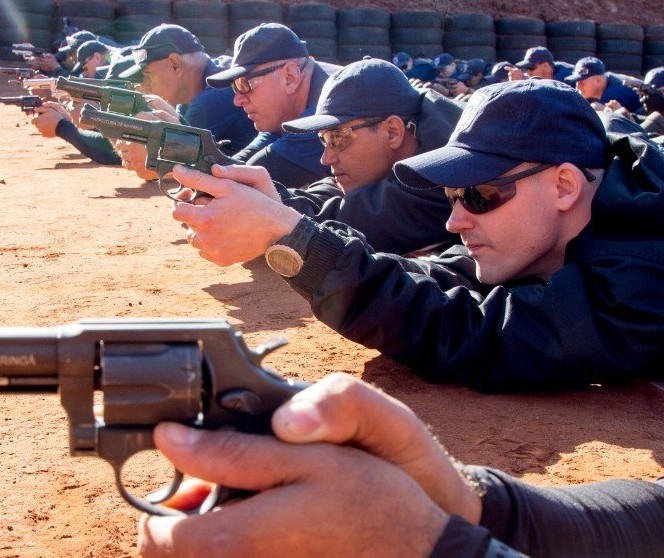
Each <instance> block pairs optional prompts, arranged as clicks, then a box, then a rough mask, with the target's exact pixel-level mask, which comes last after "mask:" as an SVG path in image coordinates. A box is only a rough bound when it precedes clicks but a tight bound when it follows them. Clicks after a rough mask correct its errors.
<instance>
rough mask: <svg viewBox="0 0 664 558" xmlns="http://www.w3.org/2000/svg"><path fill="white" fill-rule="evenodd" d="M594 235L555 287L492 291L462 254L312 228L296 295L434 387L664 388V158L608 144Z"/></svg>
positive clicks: (654, 149) (637, 142)
mask: <svg viewBox="0 0 664 558" xmlns="http://www.w3.org/2000/svg"><path fill="white" fill-rule="evenodd" d="M609 140H610V144H611V145H610V146H609V150H610V152H611V153H613V155H614V156H615V158H614V159H613V160H612V161H611V163H610V165H609V166H608V168H607V170H606V172H605V176H604V180H603V182H602V184H601V185H600V186H599V188H598V191H597V193H596V194H595V197H594V200H593V205H592V218H591V221H590V223H589V225H588V226H587V227H586V228H585V229H584V230H583V231H582V232H581V233H580V234H579V236H578V237H577V238H575V239H573V240H572V241H571V242H570V243H569V244H568V247H567V250H566V258H565V263H564V265H563V267H562V268H561V269H560V270H559V271H557V272H556V273H554V274H553V275H552V276H551V278H550V280H549V281H548V282H544V281H541V280H532V281H520V282H519V283H518V284H504V285H498V286H490V285H483V284H482V283H480V282H479V281H478V280H477V279H476V277H475V273H474V263H473V260H472V259H471V258H470V257H469V256H468V254H467V252H466V250H465V248H464V247H463V246H456V247H453V248H451V249H449V250H447V251H446V252H444V253H443V254H441V255H440V257H438V258H435V259H434V260H433V261H423V260H416V259H408V258H402V257H399V256H395V255H393V254H384V253H376V252H374V250H372V248H371V247H370V246H369V245H367V243H366V241H365V240H364V239H363V238H362V236H361V235H358V234H357V233H356V232H355V231H353V230H352V229H351V228H350V227H348V226H344V225H342V224H341V223H335V222H328V223H326V224H327V225H328V226H325V227H321V226H316V232H315V234H314V235H313V237H312V239H311V241H310V243H309V246H308V253H307V255H306V258H305V264H304V267H303V268H302V270H301V271H300V273H299V274H298V275H296V276H295V277H294V278H292V279H290V280H289V283H290V284H291V285H292V286H293V287H294V288H295V289H296V290H298V292H300V293H301V294H302V295H303V296H305V297H306V298H307V300H308V301H309V302H310V304H311V306H312V309H313V311H314V314H315V315H316V316H317V317H318V318H319V319H320V320H321V321H323V322H324V323H326V324H327V325H329V326H330V327H331V328H332V329H334V330H336V331H338V332H339V333H341V334H342V335H344V336H345V337H348V338H349V339H351V340H353V341H356V342H358V343H361V344H363V345H365V346H367V347H370V348H375V349H378V350H380V351H381V352H382V353H384V354H386V355H388V356H391V357H393V358H395V359H397V360H399V361H401V362H404V363H406V364H407V365H409V366H411V367H413V368H415V369H416V370H417V371H419V372H420V373H421V374H422V375H423V376H425V377H426V378H428V379H430V380H431V381H436V382H459V383H463V384H466V385H469V386H472V387H473V388H475V389H478V390H482V391H506V390H535V389H536V390H552V389H561V388H572V387H580V386H587V385H589V384H592V383H603V382H610V381H625V380H629V379H633V378H634V377H636V376H644V377H659V378H662V377H664V367H662V362H663V361H664V288H663V286H664V219H663V218H662V215H664V153H663V152H662V151H661V150H660V148H659V147H658V146H657V145H656V144H654V143H652V142H650V141H648V140H644V139H642V138H639V137H635V136H620V135H617V136H614V135H613V134H609Z"/></svg>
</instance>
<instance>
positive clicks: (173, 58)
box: [168, 52, 184, 75]
mask: <svg viewBox="0 0 664 558" xmlns="http://www.w3.org/2000/svg"><path fill="white" fill-rule="evenodd" d="M168 65H169V66H170V67H171V69H172V70H173V72H174V73H176V74H178V75H179V74H181V73H182V70H183V68H184V63H183V62H182V56H180V55H179V54H177V53H176V52H171V53H170V54H169V55H168Z"/></svg>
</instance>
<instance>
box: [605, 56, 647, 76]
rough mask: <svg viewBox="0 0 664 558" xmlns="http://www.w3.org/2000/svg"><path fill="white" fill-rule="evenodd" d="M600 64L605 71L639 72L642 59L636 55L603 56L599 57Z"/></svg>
mask: <svg viewBox="0 0 664 558" xmlns="http://www.w3.org/2000/svg"><path fill="white" fill-rule="evenodd" d="M601 60H602V62H604V65H605V66H606V69H607V70H614V71H617V69H618V68H622V69H628V70H634V69H638V70H639V72H640V71H641V66H642V65H643V58H642V57H641V56H638V55H636V54H613V53H612V54H603V55H602V57H601Z"/></svg>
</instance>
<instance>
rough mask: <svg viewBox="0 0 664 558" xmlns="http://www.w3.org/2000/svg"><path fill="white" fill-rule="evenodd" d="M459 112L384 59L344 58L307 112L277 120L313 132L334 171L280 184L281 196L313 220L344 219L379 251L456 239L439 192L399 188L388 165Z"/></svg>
mask: <svg viewBox="0 0 664 558" xmlns="http://www.w3.org/2000/svg"><path fill="white" fill-rule="evenodd" d="M376 83H380V88H377V87H376ZM460 114H461V108H460V106H459V105H458V104H457V103H454V102H453V101H451V100H448V99H445V98H443V97H441V96H440V95H438V94H436V93H435V92H428V93H426V94H424V95H423V94H422V93H421V92H419V91H418V90H416V89H415V88H414V87H413V86H412V85H411V84H410V82H409V81H408V79H407V78H406V76H404V75H403V73H402V72H400V71H399V70H398V69H397V68H395V67H394V65H392V64H390V63H389V62H386V61H384V60H378V59H375V58H371V59H366V60H360V61H358V62H353V63H351V64H348V65H347V66H345V67H344V68H343V69H341V70H340V71H339V72H337V73H336V74H334V75H333V76H332V77H330V78H329V79H328V80H327V82H326V83H325V85H324V87H323V90H322V91H321V95H320V98H319V100H318V105H317V106H316V112H315V114H314V115H312V116H305V117H303V118H299V119H296V120H291V121H289V122H285V123H284V124H283V127H284V129H285V130H287V131H288V132H291V133H295V134H302V133H317V134H318V137H319V139H320V141H321V143H322V144H323V147H324V149H323V155H322V157H321V163H322V164H324V165H326V166H329V167H330V169H331V171H332V175H333V177H334V178H325V179H323V180H321V181H318V182H316V183H313V184H311V185H310V186H308V187H307V188H306V190H305V191H301V190H290V191H285V189H280V191H279V193H280V196H281V200H282V201H283V203H284V204H286V205H288V206H289V207H293V208H295V209H297V210H298V211H299V212H300V213H302V214H304V215H308V216H309V217H311V218H312V219H314V220H315V221H317V222H319V223H322V222H324V221H327V220H330V219H333V220H335V221H341V222H343V223H346V224H348V225H350V226H351V227H353V228H355V229H357V230H359V231H361V232H362V233H363V234H364V235H365V236H366V238H367V241H368V242H369V243H370V244H371V246H372V247H373V248H374V249H376V250H380V251H388V252H393V253H398V254H402V253H407V252H411V251H413V250H419V249H422V248H425V247H428V246H432V245H436V246H438V245H440V244H452V243H454V242H457V241H458V238H457V237H456V236H455V235H450V234H449V233H447V231H445V230H444V229H443V227H441V226H440V216H441V214H442V213H444V212H445V211H447V208H446V206H445V205H444V203H443V202H444V200H443V199H442V198H441V197H440V196H438V195H437V194H436V193H431V192H416V191H407V190H405V189H403V188H400V187H399V185H398V182H397V180H396V177H395V176H394V174H393V172H392V167H393V165H394V164H395V163H396V162H397V161H400V160H402V159H405V158H407V157H410V156H412V155H414V154H416V153H423V152H425V151H429V150H431V149H435V148H437V147H440V146H441V145H444V144H445V143H446V142H447V140H448V139H449V136H450V133H451V132H452V130H453V128H454V125H455V124H456V122H457V120H458V119H459V116H460ZM339 188H341V190H342V192H340V191H339Z"/></svg>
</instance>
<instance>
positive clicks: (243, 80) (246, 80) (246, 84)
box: [231, 62, 287, 95]
mask: <svg viewBox="0 0 664 558" xmlns="http://www.w3.org/2000/svg"><path fill="white" fill-rule="evenodd" d="M286 64H287V63H286V62H282V63H281V64H277V65H276V66H270V67H269V68H263V69H262V70H256V71H255V72H248V73H246V74H244V75H243V76H240V77H236V78H235V79H234V80H233V81H232V82H231V88H232V89H233V91H234V92H235V93H239V94H240V95H246V94H247V93H250V92H251V80H252V79H254V78H257V77H260V76H266V75H267V74H271V73H272V72H276V71H277V70H278V69H279V68H283V67H284V66H285V65H286Z"/></svg>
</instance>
